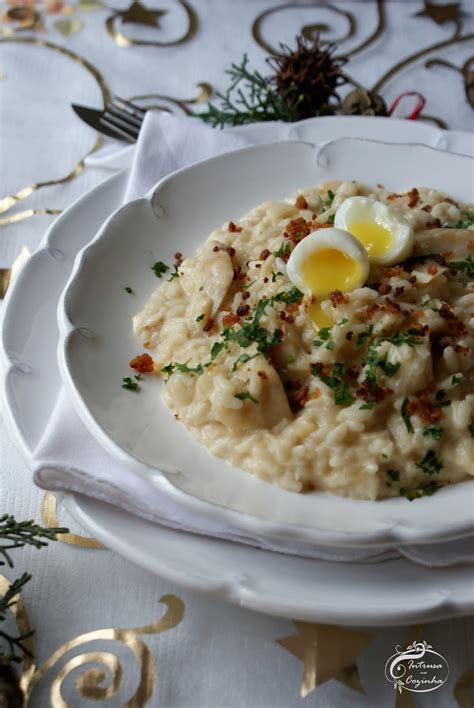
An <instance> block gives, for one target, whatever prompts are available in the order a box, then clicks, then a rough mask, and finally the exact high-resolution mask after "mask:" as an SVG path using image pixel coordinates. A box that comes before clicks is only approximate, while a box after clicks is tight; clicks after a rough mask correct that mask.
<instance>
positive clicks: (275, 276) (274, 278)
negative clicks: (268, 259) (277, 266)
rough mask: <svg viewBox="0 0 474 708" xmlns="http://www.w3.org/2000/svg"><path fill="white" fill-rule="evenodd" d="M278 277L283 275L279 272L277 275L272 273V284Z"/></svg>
mask: <svg viewBox="0 0 474 708" xmlns="http://www.w3.org/2000/svg"><path fill="white" fill-rule="evenodd" d="M280 275H283V273H282V272H281V271H280V270H279V271H278V272H277V273H275V271H272V283H274V282H275V281H276V279H277V278H279V277H280Z"/></svg>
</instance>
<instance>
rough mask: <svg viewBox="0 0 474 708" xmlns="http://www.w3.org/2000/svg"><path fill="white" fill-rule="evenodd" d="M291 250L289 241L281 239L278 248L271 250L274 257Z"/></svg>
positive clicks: (279, 256)
mask: <svg viewBox="0 0 474 708" xmlns="http://www.w3.org/2000/svg"><path fill="white" fill-rule="evenodd" d="M290 252H291V241H282V243H281V245H280V248H279V249H278V250H276V251H273V255H274V256H275V258H281V257H282V256H283V255H284V254H285V253H290Z"/></svg>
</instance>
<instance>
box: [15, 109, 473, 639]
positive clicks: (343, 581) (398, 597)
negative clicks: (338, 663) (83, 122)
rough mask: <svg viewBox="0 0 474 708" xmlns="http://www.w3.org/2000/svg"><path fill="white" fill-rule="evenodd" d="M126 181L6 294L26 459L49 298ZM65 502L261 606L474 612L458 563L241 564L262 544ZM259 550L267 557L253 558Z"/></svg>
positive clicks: (46, 353) (61, 223)
mask: <svg viewBox="0 0 474 708" xmlns="http://www.w3.org/2000/svg"><path fill="white" fill-rule="evenodd" d="M264 129H265V133H268V131H269V130H270V128H269V127H268V126H264ZM292 129H293V131H294V136H295V138H299V139H305V140H317V139H318V137H319V136H322V138H323V139H327V138H329V137H331V136H332V137H334V138H337V137H341V136H343V135H353V136H358V137H378V138H385V139H387V140H391V141H394V142H395V141H399V142H410V141H412V142H421V143H425V144H428V145H432V146H439V147H441V148H442V149H452V150H455V151H457V152H464V153H468V154H472V147H473V145H472V143H473V139H472V136H471V135H469V134H466V133H445V132H444V131H440V130H439V129H437V128H434V127H433V126H431V125H426V124H418V123H414V122H411V121H398V120H390V121H386V119H379V118H374V119H371V118H367V117H364V118H357V117H355V118H343V119H335V120H334V119H332V118H324V119H316V120H310V121H305V122H304V123H302V124H300V125H294V126H292ZM248 132H249V134H251V135H252V136H253V137H254V138H255V139H258V138H259V136H261V134H262V132H264V131H263V130H262V126H249V127H248ZM270 135H271V134H270ZM269 137H270V136H269ZM127 178H128V175H127V173H126V172H122V173H120V174H118V175H115V176H114V177H112V178H110V179H109V180H107V181H106V182H104V183H102V184H101V185H100V186H99V187H97V188H96V189H94V190H92V191H91V192H89V193H88V194H86V195H84V197H82V198H81V199H80V200H79V201H78V202H77V203H76V204H74V205H73V206H72V207H70V208H69V209H68V210H67V211H65V212H64V213H63V214H62V215H61V216H60V217H59V218H58V219H57V220H56V221H55V222H54V224H53V225H52V226H51V228H50V229H49V230H48V232H47V233H46V234H45V237H44V239H43V240H42V243H41V245H40V247H39V249H38V251H37V252H36V253H35V255H34V256H33V258H31V259H30V260H29V261H28V263H27V264H26V265H25V266H24V268H23V271H22V273H21V274H20V276H19V277H18V279H17V280H16V281H15V284H14V285H13V287H12V288H10V291H9V293H8V295H7V298H6V301H5V308H4V329H3V336H2V355H3V393H4V402H5V406H4V415H5V419H6V422H7V424H8V427H9V430H10V432H11V434H12V436H13V437H14V439H15V440H16V442H17V444H18V447H19V449H20V451H21V452H22V453H23V455H24V457H25V459H26V460H27V461H29V460H31V458H32V456H33V454H34V450H35V448H36V446H37V444H38V442H39V440H40V439H41V436H42V434H43V433H44V430H45V428H46V425H47V423H48V421H49V418H50V416H51V413H52V410H53V408H54V405H55V403H56V400H57V398H58V395H59V392H60V387H61V379H60V376H59V371H58V369H57V368H56V367H55V366H54V363H53V362H54V361H55V357H56V348H57V344H58V330H57V325H56V307H57V301H58V298H59V294H60V293H61V291H62V289H63V288H64V285H65V284H66V281H67V278H68V276H69V274H70V271H71V268H72V263H73V260H74V257H75V255H76V254H77V251H78V250H79V249H80V248H82V247H83V246H84V245H85V244H86V243H87V242H88V241H89V240H90V239H91V238H92V236H93V235H94V233H96V231H97V229H98V228H99V226H100V224H101V223H102V222H103V221H104V219H105V218H106V217H107V216H108V215H109V214H110V213H112V211H114V210H115V209H116V208H118V207H119V206H120V204H121V203H122V198H123V194H124V191H125V188H126V183H127ZM53 248H54V249H57V251H55V254H56V256H58V255H59V253H62V254H64V258H63V260H62V261H57V260H55V259H54V258H52V257H51V252H50V249H53ZM39 303H41V305H40V306H39ZM66 505H67V507H68V509H69V511H70V513H71V514H72V515H73V516H74V517H75V519H76V520H77V521H78V522H79V523H80V524H81V525H82V526H83V527H84V528H85V529H86V530H88V531H89V532H90V533H91V534H92V535H94V536H95V537H96V538H99V539H100V540H101V541H102V542H103V543H105V544H106V545H108V546H109V547H110V548H113V549H114V550H115V551H117V553H120V554H122V555H124V556H125V557H127V558H129V559H130V560H132V561H133V562H135V563H137V564H139V565H141V566H142V567H144V568H146V569H147V570H149V571H150V572H154V573H156V574H158V575H160V576H162V577H164V578H167V579H168V580H170V581H172V582H178V583H181V584H183V585H186V586H187V587H189V588H191V589H193V590H196V591H203V592H207V593H209V594H210V595H212V596H214V597H216V598H219V599H223V600H227V601H229V602H232V603H235V604H239V605H242V606H244V607H249V608H250V607H252V608H254V609H258V610H261V611H264V612H267V613H269V614H281V615H282V616H285V617H293V618H299V619H302V620H303V619H304V620H308V621H326V622H332V621H334V622H341V623H342V624H346V625H349V624H354V625H357V624H363V623H366V624H374V625H378V626H383V625H390V624H392V625H398V624H404V623H409V622H418V621H435V620H441V619H445V618H448V617H455V616H462V615H468V614H472V612H473V610H474V602H473V597H472V584H473V578H472V569H471V568H470V567H468V566H460V567H455V568H449V569H439V570H438V569H437V570H429V569H426V568H424V567H423V566H419V565H414V564H413V563H411V562H409V561H407V560H404V559H401V560H397V561H386V562H384V563H378V564H376V565H374V566H370V567H369V566H368V565H367V564H352V563H344V564H337V563H327V562H322V561H315V560H307V559H289V558H288V557H286V556H281V555H279V554H262V555H255V558H256V559H257V562H256V563H254V564H252V565H250V563H247V561H246V560H245V559H246V556H247V554H252V555H254V554H260V552H259V551H255V550H254V549H251V548H248V547H246V546H239V545H236V544H233V543H227V542H223V541H216V540H214V539H211V538H206V537H195V536H191V535H189V534H185V533H181V532H178V531H173V530H170V529H163V528H160V527H156V526H153V525H150V524H148V523H146V522H144V521H143V520H142V519H139V518H138V517H134V516H130V515H128V514H125V513H124V512H122V511H121V510H120V509H116V508H113V507H110V506H108V505H106V504H103V503H99V502H97V501H94V500H91V499H86V498H85V497H80V496H77V495H70V496H68V497H67V498H66ZM217 550H219V554H218V555H217V553H216V551H217ZM168 551H169V553H168ZM260 558H262V559H263V558H265V559H266V562H265V563H261V562H260V561H259V560H258V559H260ZM288 560H291V561H293V560H299V561H300V562H298V563H292V565H291V569H292V572H291V573H289V572H288V570H287V569H288V565H287V564H288ZM240 567H242V568H245V571H246V574H247V577H246V583H245V586H243V585H242V583H236V579H237V578H238V572H239V571H237V570H236V569H238V568H240ZM367 571H369V572H368V573H367ZM242 579H243V578H241V579H240V580H242ZM320 579H321V581H320ZM366 581H367V582H366ZM371 608H374V611H373V612H372V609H371ZM392 608H393V610H392ZM369 615H371V616H370V617H369Z"/></svg>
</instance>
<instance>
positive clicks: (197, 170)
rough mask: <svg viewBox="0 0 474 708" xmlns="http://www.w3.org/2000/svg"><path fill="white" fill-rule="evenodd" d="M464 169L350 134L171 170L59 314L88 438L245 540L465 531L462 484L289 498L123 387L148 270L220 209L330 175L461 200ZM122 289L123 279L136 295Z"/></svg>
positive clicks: (69, 293)
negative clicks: (408, 492)
mask: <svg viewBox="0 0 474 708" xmlns="http://www.w3.org/2000/svg"><path fill="white" fill-rule="evenodd" d="M282 165H284V166H285V168H284V169H281V166H282ZM349 166H350V167H349ZM471 175H472V160H471V158H469V157H466V156H461V155H455V154H452V153H445V152H439V151H437V150H434V149H433V148H430V147H426V146H421V145H403V144H389V143H382V142H376V141H369V140H365V139H359V138H343V139H339V140H336V141H332V142H329V143H326V144H324V145H322V146H318V145H314V144H311V143H302V142H280V143H273V144H268V145H259V146H256V147H252V148H246V149H244V150H238V151H236V152H233V153H227V154H225V155H220V156H219V157H216V158H213V159H211V160H206V161H205V162H201V163H199V164H195V165H192V166H191V167H188V168H185V169H182V170H179V171H178V172H176V173H175V174H173V175H171V176H169V177H167V178H166V179H164V180H162V181H161V182H160V183H159V185H158V186H157V187H156V188H155V189H153V190H152V192H151V193H150V195H149V196H148V198H146V199H140V200H137V201H134V202H130V203H129V204H127V205H125V206H123V207H122V208H121V209H119V210H118V211H117V212H116V213H115V214H113V215H112V216H111V217H110V219H109V220H108V221H107V222H106V223H105V225H104V226H103V228H101V229H100V231H99V233H98V234H97V237H96V238H95V239H94V240H93V241H92V242H91V243H90V244H89V245H88V246H86V248H85V249H84V250H83V251H82V253H81V254H79V256H78V259H77V261H76V263H75V266H74V270H73V273H72V275H71V278H70V280H69V283H68V286H67V287H66V288H65V291H64V294H63V297H62V298H61V302H60V306H59V310H58V314H59V322H60V332H61V334H60V345H59V363H60V369H61V371H62V374H63V378H64V381H65V384H66V387H67V389H68V391H69V393H70V394H71V398H72V400H73V402H74V403H75V406H76V409H77V411H78V413H79V414H80V415H81V416H82V418H83V421H84V422H85V424H86V425H87V426H88V428H89V430H90V432H91V433H92V434H93V435H94V436H95V437H96V439H97V440H98V441H99V442H100V443H101V444H102V445H103V446H104V447H105V448H106V449H107V450H108V451H109V452H110V453H111V454H112V455H115V457H116V458H117V459H119V460H120V461H122V462H124V463H125V464H126V466H127V467H128V468H131V469H133V470H134V471H136V472H137V473H138V474H141V475H142V476H143V477H145V478H146V479H147V480H150V479H152V480H153V483H154V485H155V486H156V487H158V488H159V489H160V492H162V493H163V494H164V495H168V496H169V497H170V498H172V499H173V500H174V501H178V503H180V504H181V505H182V506H186V507H187V508H192V509H194V510H200V511H202V512H204V513H205V514H206V517H207V518H208V519H211V520H215V521H218V520H219V521H224V522H225V523H227V524H228V525H229V526H232V527H233V528H234V529H236V530H237V532H243V533H245V534H246V535H250V536H252V537H254V538H266V539H268V540H270V541H274V540H275V539H284V540H291V541H293V542H295V541H296V542H302V543H316V544H319V545H322V544H327V545H336V546H344V545H350V546H356V545H363V546H368V545H373V546H375V545H395V546H399V545H402V544H420V543H431V542H433V541H435V540H445V539H448V538H456V537H461V536H463V535H468V534H471V533H472V532H473V531H474V515H473V513H472V510H473V508H474V485H473V484H472V482H463V483H461V484H457V485H453V486H450V487H446V488H444V489H442V490H441V491H439V492H438V493H437V494H436V495H435V496H433V497H427V498H424V499H421V500H417V501H416V502H415V503H410V502H407V500H406V499H405V498H404V497H398V498H394V499H390V500H385V501H380V502H368V501H355V500H351V499H344V498H341V497H338V496H335V495H331V494H327V493H326V494H324V493H320V492H319V493H318V492H315V493H313V494H305V495H301V494H295V493H292V492H289V491H287V490H284V489H281V488H279V487H277V486H276V485H270V484H268V483H265V482H262V481H260V480H257V479H255V478H253V477H252V476H250V475H249V474H247V473H245V472H242V471H241V470H238V469H236V468H232V467H230V466H229V465H228V464H227V463H226V462H224V461H222V460H220V459H218V458H215V457H212V456H210V455H209V454H208V452H207V450H206V449H205V448H204V447H203V446H202V445H200V444H199V443H197V442H196V441H195V440H193V439H192V438H191V436H190V435H189V433H188V432H187V430H186V429H185V427H184V426H182V425H178V424H177V423H176V421H175V420H174V416H173V414H172V412H171V411H169V410H168V409H167V408H166V407H165V406H164V404H163V403H162V402H161V399H160V395H159V388H160V386H161V385H162V384H161V383H159V382H158V381H157V380H151V381H147V383H146V385H144V386H142V387H141V392H140V395H139V396H137V395H135V396H131V395H130V393H129V392H126V391H124V390H123V389H121V387H120V383H121V381H122V377H123V375H124V371H125V372H126V371H127V362H128V361H129V360H130V359H131V358H132V357H133V356H134V355H135V354H136V353H137V351H139V350H140V346H139V343H138V342H137V339H136V337H135V336H134V334H133V332H132V327H131V317H132V315H133V314H134V313H136V312H137V311H138V310H139V309H141V308H142V307H143V306H144V304H145V302H146V301H147V300H148V298H149V296H150V294H151V292H152V291H153V290H154V289H155V288H156V287H157V281H156V277H155V275H154V274H153V272H152V271H151V268H150V266H151V265H152V264H153V263H154V262H155V261H157V260H161V261H165V262H168V263H169V262H170V261H172V259H173V254H174V253H175V251H176V249H178V250H179V251H181V252H182V253H185V254H187V255H191V254H193V253H194V252H195V250H196V248H197V247H198V246H199V245H200V244H201V243H202V241H203V240H204V238H205V237H206V236H207V235H208V234H209V233H210V232H211V231H212V230H213V229H215V228H217V227H218V226H220V224H221V223H223V222H225V221H226V220H227V219H228V218H229V215H230V216H232V217H233V218H238V217H239V216H241V215H242V214H244V213H245V212H247V211H248V210H249V209H250V208H251V207H252V206H255V205H257V204H259V203H260V202H263V201H265V200H267V199H281V198H283V197H284V196H286V195H288V194H292V193H295V192H297V191H298V189H300V188H301V187H304V186H308V185H312V184H319V183H320V182H322V181H325V180H332V179H341V178H347V179H356V180H357V181H360V182H362V183H366V184H371V183H374V182H382V183H383V184H385V185H386V186H387V188H389V189H391V190H393V191H396V192H399V191H404V190H406V189H409V188H411V187H412V186H413V185H422V186H430V187H433V188H435V189H439V190H440V191H445V192H447V193H448V194H452V195H453V196H455V197H456V198H457V199H459V200H461V201H467V202H469V201H474V185H473V184H472V180H471ZM243 177H245V178H244V179H243ZM183 205H185V207H184V206H183ZM236 205H238V207H236ZM131 233H133V241H131V239H130V234H131ZM98 273H101V274H102V276H103V277H100V278H98V277H97V274H98ZM125 285H131V286H132V287H133V290H134V293H135V294H134V297H133V298H131V297H129V296H127V295H126V294H125V293H124V291H123V288H124V286H125ZM200 500H201V501H200ZM203 502H208V504H204V503H203ZM453 508H455V509H456V514H454V515H453V513H452V509H453Z"/></svg>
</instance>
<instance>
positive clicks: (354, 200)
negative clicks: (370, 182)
mask: <svg viewBox="0 0 474 708" xmlns="http://www.w3.org/2000/svg"><path fill="white" fill-rule="evenodd" d="M361 221H362V222H371V223H374V224H377V225H379V226H382V227H384V228H385V229H387V230H388V231H389V232H390V234H391V236H392V239H393V241H392V244H391V245H390V247H389V248H388V249H387V251H386V252H385V253H384V254H380V255H369V260H370V261H371V262H372V263H374V264H375V265H394V264H395V263H401V262H402V261H404V260H405V259H406V258H409V257H410V255H411V253H412V251H413V247H414V245H415V234H414V232H413V229H412V227H411V225H410V224H409V223H408V221H407V220H406V219H405V218H404V217H403V216H402V214H400V213H399V212H398V211H397V210H396V209H393V208H392V207H390V206H388V205H387V204H382V202H377V201H375V200H374V199H369V198H368V197H349V198H348V199H346V200H345V201H343V203H342V204H341V206H340V207H339V208H338V210H337V211H336V215H335V218H334V225H335V226H336V227H337V228H339V229H344V230H345V231H348V232H349V233H352V231H351V224H353V223H356V222H361Z"/></svg>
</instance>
